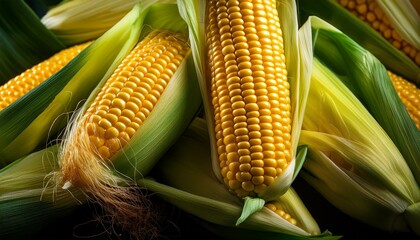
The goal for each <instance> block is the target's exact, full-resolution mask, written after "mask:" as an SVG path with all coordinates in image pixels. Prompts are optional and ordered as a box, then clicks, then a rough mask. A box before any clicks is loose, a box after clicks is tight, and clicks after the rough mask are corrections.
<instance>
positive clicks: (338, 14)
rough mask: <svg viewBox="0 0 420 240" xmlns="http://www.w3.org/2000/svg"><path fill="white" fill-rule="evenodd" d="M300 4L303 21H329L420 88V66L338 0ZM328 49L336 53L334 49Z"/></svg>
mask: <svg viewBox="0 0 420 240" xmlns="http://www.w3.org/2000/svg"><path fill="white" fill-rule="evenodd" d="M297 3H298V5H299V16H300V22H302V23H304V22H306V20H307V19H308V18H309V17H310V16H317V17H319V18H321V19H323V20H324V21H327V22H328V23H330V24H332V25H333V26H334V27H335V28H338V29H340V31H342V32H343V33H344V34H346V35H348V36H349V37H350V38H352V39H353V40H354V41H356V42H357V43H358V44H360V45H361V46H362V47H364V48H366V49H367V50H368V51H369V52H371V53H372V54H373V55H374V56H375V57H377V58H378V59H380V61H381V62H382V63H383V64H384V65H385V66H386V68H387V69H389V70H391V71H393V72H394V73H397V74H398V75H400V76H403V77H404V78H406V79H407V80H408V81H411V82H413V83H414V84H416V85H417V87H419V86H420V68H419V67H418V66H417V65H416V64H415V63H414V62H413V61H412V60H411V59H410V58H408V57H407V56H406V55H405V54H404V53H402V52H401V51H399V50H398V49H396V48H395V47H393V46H392V45H391V44H390V43H389V42H388V41H387V40H385V39H384V38H383V37H382V36H381V35H380V34H379V33H377V32H376V31H375V30H374V29H372V28H371V27H370V26H369V25H368V24H366V23H364V22H363V21H361V20H360V19H358V18H357V17H356V16H354V15H353V14H352V13H351V12H349V11H347V10H346V9H344V8H343V7H341V6H340V5H339V4H338V3H336V2H335V1H334V0H322V1H312V0H299V1H297ZM417 25H418V24H417ZM416 27H417V26H416ZM417 34H418V31H417ZM328 52H329V53H334V52H333V51H330V50H328Z"/></svg>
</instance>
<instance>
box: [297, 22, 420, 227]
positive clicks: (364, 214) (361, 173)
mask: <svg viewBox="0 0 420 240" xmlns="http://www.w3.org/2000/svg"><path fill="white" fill-rule="evenodd" d="M311 20H312V22H314V21H315V18H314V19H312V18H311ZM318 20H319V21H322V20H320V19H318ZM314 59H315V61H314V68H313V72H312V80H311V89H310V92H309V97H308V101H310V102H311V104H314V105H315V106H320V107H318V108H307V110H306V113H305V118H304V122H303V126H302V128H303V129H304V130H302V133H301V138H300V143H301V144H306V145H307V146H308V159H307V160H306V161H305V165H304V171H301V172H300V174H301V175H302V176H303V177H304V179H306V180H307V181H308V182H309V183H310V184H311V185H312V186H313V187H314V188H315V189H317V191H319V192H320V193H321V194H322V195H323V196H324V197H325V198H326V199H327V200H328V201H330V202H331V203H332V204H333V205H334V206H336V207H337V208H339V209H340V210H341V211H343V212H345V213H346V214H348V215H350V216H352V217H354V218H356V219H358V220H360V221H362V222H364V223H366V224H369V225H372V226H375V227H378V228H380V229H383V230H387V231H410V229H411V231H414V232H417V230H416V229H418V219H419V215H418V214H419V212H418V211H416V210H414V209H415V208H416V206H417V205H418V203H419V201H420V189H419V185H418V184H417V183H416V180H415V176H414V172H412V171H411V170H410V168H409V166H408V164H407V163H406V161H405V160H404V157H403V155H402V154H401V153H400V151H399V150H398V148H397V146H396V144H394V142H393V141H392V140H391V138H390V137H389V136H388V135H387V133H386V132H385V131H384V130H383V129H382V128H381V126H380V125H379V124H378V122H376V121H375V119H374V118H373V116H372V115H371V114H370V113H369V112H368V111H367V109H366V108H365V107H364V106H363V104H362V102H361V101H359V100H358V99H357V98H356V96H355V95H354V94H353V93H352V92H351V91H350V89H349V88H348V87H347V86H346V85H345V84H343V83H342V82H341V81H340V79H339V77H338V75H335V74H334V73H333V72H332V71H331V70H329V69H328V68H327V67H326V66H324V65H322V63H321V62H320V60H318V59H317V58H316V57H315V58H314ZM364 59H365V60H366V61H365V64H366V63H367V62H368V61H369V58H368V57H366V56H365V58H364ZM353 60H354V61H357V59H355V58H353ZM378 91H381V90H378ZM378 91H377V92H376V93H375V94H376V95H377V94H378ZM406 212H410V214H412V215H414V216H415V217H413V218H411V219H409V218H406V215H407V214H406ZM414 219H416V220H414ZM417 234H418V232H417Z"/></svg>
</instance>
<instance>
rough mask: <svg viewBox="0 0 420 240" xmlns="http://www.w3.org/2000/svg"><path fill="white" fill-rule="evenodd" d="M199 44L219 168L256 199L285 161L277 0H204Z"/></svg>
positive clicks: (285, 93) (287, 123) (285, 87)
mask: <svg viewBox="0 0 420 240" xmlns="http://www.w3.org/2000/svg"><path fill="white" fill-rule="evenodd" d="M207 11H208V16H209V17H208V22H207V26H206V32H207V33H206V34H207V36H206V39H207V40H206V45H207V46H208V49H207V51H208V52H207V53H208V62H209V68H210V77H209V79H211V82H210V83H209V86H210V87H209V88H210V89H211V98H212V106H213V111H214V113H213V114H214V123H215V129H214V131H215V136H216V141H217V152H218V158H219V161H220V165H219V166H220V171H221V174H222V176H223V179H224V182H225V184H226V185H227V186H228V188H229V189H230V190H231V191H232V192H234V193H236V195H238V196H239V197H245V196H251V197H252V196H256V195H257V194H258V193H261V192H263V191H264V190H265V189H266V188H267V186H269V185H270V184H271V183H273V182H274V180H275V179H276V178H277V177H278V176H279V175H281V174H282V172H283V171H284V170H285V169H286V168H287V166H288V165H289V163H290V162H291V153H290V149H291V143H290V138H291V113H290V111H291V105H290V92H289V87H290V86H289V82H288V81H287V70H286V64H285V55H284V49H283V48H284V47H283V39H282V31H281V28H280V22H279V17H278V12H277V9H276V1H275V0H271V1H262V0H254V1H241V0H240V1H235V0H227V1H225V0H221V1H215V0H211V1H209V2H208V4H207Z"/></svg>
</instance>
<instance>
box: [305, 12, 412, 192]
mask: <svg viewBox="0 0 420 240" xmlns="http://www.w3.org/2000/svg"><path fill="white" fill-rule="evenodd" d="M310 21H311V23H312V24H311V25H312V29H313V32H314V36H316V37H315V39H314V55H315V56H317V57H318V58H319V59H320V60H321V61H322V62H323V63H324V64H325V65H326V66H327V67H328V68H330V69H332V70H333V71H334V72H335V73H337V75H338V78H339V79H340V80H341V81H342V82H343V83H344V84H345V85H346V86H347V87H348V88H349V89H350V90H351V91H352V92H353V94H354V95H355V96H356V97H357V98H358V99H359V101H361V102H362V104H363V105H364V106H365V108H366V109H367V110H368V111H369V113H370V114H371V115H372V116H373V117H374V118H375V120H376V121H377V122H378V123H379V124H380V125H381V127H382V128H383V129H384V130H385V131H386V133H387V134H388V136H389V137H390V138H391V139H392V141H393V142H394V144H395V145H396V146H397V147H398V149H399V151H400V152H401V154H402V155H403V157H404V159H405V161H406V162H407V164H408V166H409V167H410V169H411V171H412V172H413V174H414V177H415V178H416V181H417V183H418V184H420V162H419V161H418V159H420V141H419V139H420V131H419V130H418V129H417V127H416V125H415V123H414V121H413V120H412V119H411V118H410V115H409V114H408V111H407V109H406V107H405V106H404V103H403V102H402V101H401V99H400V97H399V96H398V93H397V92H396V90H395V88H394V87H393V84H392V81H391V80H390V78H389V76H388V74H387V72H386V69H385V67H384V66H383V65H382V64H381V62H380V61H379V60H378V59H377V58H375V57H374V56H373V55H372V54H371V53H370V52H369V51H367V50H366V49H364V48H363V47H361V46H360V45H359V44H357V43H356V42H355V41H353V40H352V39H351V38H350V37H348V36H346V35H345V34H344V33H342V32H340V31H339V30H337V29H336V28H334V27H333V26H331V25H329V24H328V23H326V22H325V21H322V20H320V19H318V18H316V17H314V18H311V19H310ZM349 59H351V60H349Z"/></svg>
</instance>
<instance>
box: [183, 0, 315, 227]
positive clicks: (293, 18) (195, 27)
mask: <svg viewBox="0 0 420 240" xmlns="http://www.w3.org/2000/svg"><path fill="white" fill-rule="evenodd" d="M277 3H278V5H277V9H278V11H279V17H280V22H281V23H283V24H281V26H282V32H283V40H284V46H285V56H286V66H287V71H288V78H289V79H290V85H291V91H290V92H291V105H292V124H293V125H292V133H291V136H292V150H291V155H292V156H295V155H298V156H300V158H299V159H297V158H294V159H293V160H292V162H291V164H290V166H289V167H288V168H287V169H286V171H285V172H284V174H282V175H281V176H280V177H278V178H277V180H275V181H274V183H273V184H272V185H271V186H270V187H268V189H267V190H266V191H265V192H263V193H262V194H260V195H259V196H258V198H255V201H254V200H253V199H254V198H245V201H251V202H254V203H251V204H246V206H250V207H251V208H253V209H254V210H257V209H259V208H261V207H262V204H263V202H264V201H265V200H271V199H276V198H278V197H279V196H280V195H281V194H283V193H284V192H286V191H287V189H288V187H289V186H290V184H291V183H292V182H293V179H294V177H295V176H296V174H297V172H298V171H299V169H300V167H299V166H300V165H301V164H302V162H303V159H304V154H297V142H298V138H299V132H300V126H301V122H302V116H303V114H302V113H303V111H304V109H305V104H306V94H307V89H308V88H309V74H308V73H309V72H310V69H311V58H312V52H311V51H310V50H308V49H310V48H311V37H310V34H309V36H306V35H304V34H302V37H301V38H300V37H298V24H297V11H296V4H295V2H294V1H288V0H286V1H283V0H282V1H277ZM178 5H179V11H180V14H181V16H182V17H183V18H184V19H185V21H186V22H187V24H188V26H189V33H190V36H191V37H190V40H191V47H192V50H193V56H194V60H195V66H196V68H197V72H198V77H199V84H200V90H201V95H202V98H203V103H204V112H205V118H206V119H207V120H208V121H207V124H208V129H209V134H210V139H211V141H210V143H211V149H212V151H211V155H212V162H213V170H214V173H215V174H216V176H217V177H218V179H219V180H220V181H222V182H223V180H222V177H221V174H220V170H219V163H218V158H217V149H216V145H215V143H216V141H215V133H214V131H213V130H212V129H214V123H213V113H212V110H211V100H210V96H209V94H208V91H207V85H206V81H207V80H206V75H205V72H206V63H205V61H204V59H205V41H204V39H205V26H204V24H205V16H206V15H205V6H206V3H205V1H194V2H190V1H182V0H179V1H178ZM260 199H264V201H262V202H261V201H260ZM255 205H258V206H255ZM252 212H253V211H248V210H244V215H243V216H241V218H240V219H238V224H240V223H241V222H242V221H243V220H244V219H246V218H247V217H248V216H249V215H250V214H252Z"/></svg>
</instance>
